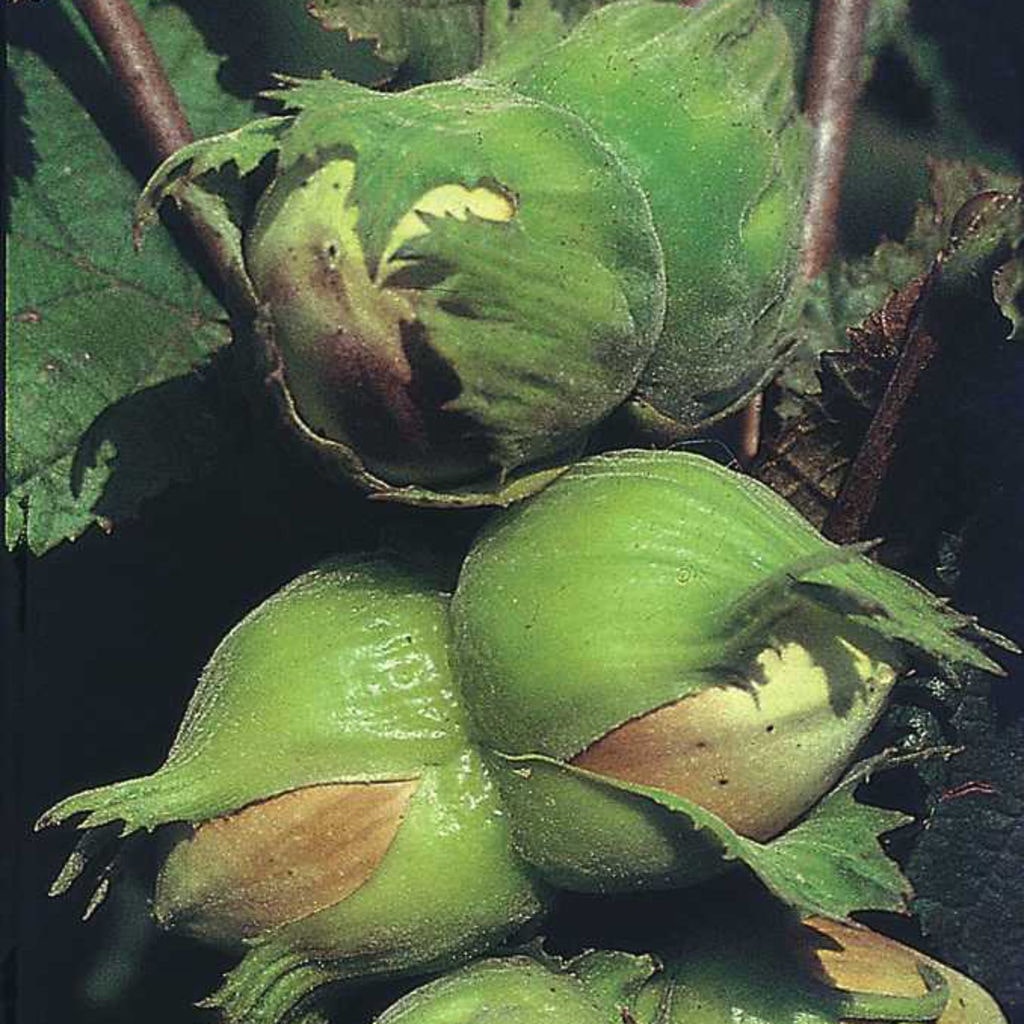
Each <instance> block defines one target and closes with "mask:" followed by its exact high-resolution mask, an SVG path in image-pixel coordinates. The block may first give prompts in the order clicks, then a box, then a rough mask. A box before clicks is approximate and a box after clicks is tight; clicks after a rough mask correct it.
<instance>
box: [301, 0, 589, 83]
mask: <svg viewBox="0 0 1024 1024" xmlns="http://www.w3.org/2000/svg"><path fill="white" fill-rule="evenodd" d="M598 6H600V0H523V2H522V3H511V2H510V0H313V2H312V3H311V5H310V12H311V13H312V14H313V16H314V17H316V18H318V19H319V20H320V21H321V23H322V24H323V26H324V27H325V28H328V29H334V30H340V31H343V32H345V33H346V35H347V36H348V38H349V39H350V40H352V41H355V40H369V41H370V42H371V44H372V46H373V49H374V53H375V55H376V56H377V58H378V59H380V60H381V61H383V62H384V63H385V64H389V65H391V66H392V67H395V68H398V76H399V77H400V78H401V80H402V81H403V82H404V83H417V82H428V81H437V80H439V79H444V78H454V77H456V76H458V75H462V74H465V73H466V72H469V71H472V70H473V69H475V68H477V67H479V66H480V65H481V64H482V63H484V62H485V61H486V62H490V61H493V60H498V59H500V60H502V61H503V62H505V61H518V60H521V59H522V60H525V59H528V57H529V55H530V54H536V52H537V51H538V50H539V49H541V48H543V47H544V46H547V45H550V44H551V43H554V42H557V41H558V39H560V38H561V37H562V36H563V35H565V34H566V32H568V31H569V29H570V28H572V26H573V25H574V24H575V23H576V22H577V21H578V20H579V19H580V18H581V17H583V15H584V14H586V13H587V11H589V10H592V9H593V8H595V7H598Z"/></svg>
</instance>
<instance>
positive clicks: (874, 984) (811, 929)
mask: <svg viewBox="0 0 1024 1024" xmlns="http://www.w3.org/2000/svg"><path fill="white" fill-rule="evenodd" d="M800 937H801V940H802V942H803V943H805V944H806V948H807V953H808V955H809V957H810V959H811V962H812V966H813V968H814V969H815V971H816V973H820V975H821V977H822V980H824V981H826V982H827V983H828V984H829V985H831V986H832V987H834V988H836V989H840V990H842V991H844V992H868V993H877V994H880V995H892V996H906V997H910V998H919V997H921V996H923V995H924V994H925V992H926V990H927V986H926V984H925V981H924V979H923V978H922V977H921V972H920V968H921V967H930V968H932V969H934V970H936V971H938V972H939V973H940V974H941V975H942V977H943V978H944V979H945V981H946V983H947V984H948V986H949V999H948V1002H947V1003H946V1006H945V1009H943V1011H942V1013H941V1014H940V1015H939V1016H938V1017H937V1018H936V1019H935V1024H1006V1019H1005V1017H1004V1016H1003V1014H1002V1013H1001V1012H1000V1010H999V1007H998V1006H997V1005H996V1003H995V1000H993V999H992V997H991V996H990V995H989V994H988V993H987V992H986V991H985V990H984V989H983V988H982V987H981V986H980V985H978V984H977V983H976V982H974V981H971V980H970V979H969V978H966V977H964V976H963V975H962V974H959V973H958V972H957V971H954V970H953V969H952V968H951V967H947V966H946V965H945V964H943V963H940V962H939V961H937V960H933V959H932V958H931V957H928V956H925V955H924V954H923V953H919V952H918V951H917V950H915V949H911V948H910V947H909V946H904V945H903V943H901V942H897V941H896V940H895V939H890V938H888V936H885V935H879V934H878V933H877V932H874V931H872V930H871V929H870V928H866V927H864V926H863V925H858V924H854V923H853V922H840V921H832V920H829V919H828V918H824V917H812V918H808V919H807V920H806V921H804V922H803V924H802V926H801V927H800ZM839 1024H866V1022H865V1021H863V1020H862V1019H854V1018H847V1017H843V1018H841V1020H840V1021H839Z"/></svg>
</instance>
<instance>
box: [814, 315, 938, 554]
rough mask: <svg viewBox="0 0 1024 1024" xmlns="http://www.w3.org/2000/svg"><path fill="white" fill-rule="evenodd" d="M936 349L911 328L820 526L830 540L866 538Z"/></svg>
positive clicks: (921, 330) (923, 331) (926, 334)
mask: <svg viewBox="0 0 1024 1024" xmlns="http://www.w3.org/2000/svg"><path fill="white" fill-rule="evenodd" d="M938 348H939V346H938V343H937V342H936V340H935V338H934V336H933V335H932V334H931V332H930V331H928V330H926V329H924V327H923V326H922V325H918V326H917V327H915V328H912V329H911V331H910V334H909V335H908V337H907V342H906V345H905V347H904V349H903V351H902V353H901V354H900V358H899V362H898V363H897V364H896V369H895V370H894V371H893V375H892V377H891V378H890V379H889V383H888V385H887V386H886V389H885V393H884V394H883V395H882V401H881V402H880V403H879V405H878V409H877V410H876V411H875V415H874V417H873V419H872V420H871V424H870V426H869V427H868V430H867V433H866V434H865V435H864V440H863V442H862V443H861V446H860V448H859V450H858V451H857V455H856V457H855V458H854V460H853V462H852V464H851V465H850V468H849V470H848V471H847V474H846V479H845V480H844V481H843V487H842V490H841V491H840V492H839V496H838V497H837V498H836V501H835V504H834V505H833V506H832V509H831V511H830V512H829V514H828V518H827V519H826V520H825V524H824V526H823V527H822V532H823V533H824V534H825V536H826V537H828V538H829V539H830V540H834V541H836V542H837V543H839V544H851V543H853V542H854V541H856V540H862V539H864V536H865V532H866V530H867V526H868V522H869V520H870V518H871V515H872V513H873V512H874V510H875V505H876V504H877V502H878V496H879V493H880V491H881V489H882V484H883V483H884V481H885V478H886V475H887V474H888V472H889V467H890V464H891V463H892V459H893V456H894V454H895V452H896V445H897V440H898V439H897V431H898V430H899V428H900V425H901V423H902V422H903V417H904V414H905V412H906V409H907V406H908V404H909V402H910V400H911V398H912V397H913V395H914V393H915V391H916V390H917V387H918V384H919V382H920V380H921V377H922V376H923V374H924V372H925V370H927V369H928V367H929V366H930V365H931V362H932V360H933V359H934V358H935V355H936V353H937V352H938Z"/></svg>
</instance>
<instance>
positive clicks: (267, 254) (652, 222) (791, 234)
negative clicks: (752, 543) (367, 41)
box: [143, 0, 807, 505]
mask: <svg viewBox="0 0 1024 1024" xmlns="http://www.w3.org/2000/svg"><path fill="white" fill-rule="evenodd" d="M271 95H272V96H273V97H274V98H275V99H277V100H279V101H280V102H281V103H282V104H283V105H284V106H285V107H286V108H288V109H290V110H291V111H294V113H293V114H291V115H290V116H282V117H276V118H267V119H264V120H261V121H257V122H253V123H251V124H250V125H248V126H246V127H244V128H242V129H240V130H238V131H235V132H232V133H229V134H228V135H224V136H219V137H215V138H212V139H207V140H203V141H201V142H198V143H195V144H194V145H192V146H188V147H185V148H184V149H183V150H181V151H180V152H179V153H178V154H176V155H175V156H173V157H172V158H171V159H170V160H169V161H168V162H167V163H166V164H165V165H164V166H163V167H162V168H161V169H160V170H159V171H158V172H157V174H156V176H155V177H154V180H153V181H152V182H151V183H150V186H149V187H148V189H147V192H146V195H145V199H144V203H143V209H144V211H145V215H148V214H149V213H151V212H152V211H153V210H154V209H155V207H156V205H158V203H159V202H160V201H161V200H162V199H163V198H165V197H168V196H171V197H175V198H178V199H182V198H183V197H185V198H186V199H187V196H186V192H187V191H188V190H191V195H192V196H193V197H194V196H195V194H196V190H199V191H204V190H205V191H206V192H207V193H208V194H210V195H212V196H213V197H214V199H215V202H214V203H213V204H212V206H211V205H210V204H209V203H207V205H206V206H205V207H203V208H205V209H214V210H216V211H217V216H215V217H213V218H211V230H214V231H223V233H224V244H225V246H226V247H228V248H232V247H233V248H234V249H235V250H236V256H237V264H238V266H239V267H240V268H242V273H243V276H244V277H245V285H244V288H245V289H247V290H248V292H249V295H250V299H251V305H252V309H253V312H254V317H255V322H256V333H257V335H258V337H259V339H260V342H261V345H262V347H263V349H264V351H265V355H266V363H267V374H266V377H267V379H268V380H269V381H270V383H271V386H272V388H273V390H274V392H275V395H276V397H277V399H278V401H279V405H280V408H281V410H282V414H283V416H284V418H285V420H286V421H287V422H288V423H289V424H290V426H291V427H292V428H293V429H294V431H295V432H296V434H297V435H298V436H299V437H301V438H302V439H304V440H305V441H306V442H308V445H309V447H310V449H311V450H312V451H314V452H315V453H316V454H317V456H318V457H319V459H320V461H321V462H323V463H324V464H325V465H329V466H331V467H333V468H335V469H338V470H341V471H342V472H343V473H345V474H347V475H348V476H350V477H351V478H353V479H354V480H356V481H357V482H359V483H360V484H362V485H363V486H364V487H366V488H368V489H370V490H372V491H375V492H377V493H379V494H382V495H384V496H388V497H392V498H395V499H397V500H404V501H408V502H413V503H435V504H448V505H450V504H499V505H500V504H507V503H509V502H510V501H512V500H514V499H516V498H518V497H521V496H522V495H524V494H526V493H529V492H532V491H535V490H537V489H538V488H540V487H542V486H543V485H544V484H545V483H546V482H547V481H548V480H549V479H551V477H552V476H553V475H554V474H556V473H557V472H559V471H560V470H561V469H564V468H565V466H566V465H568V464H569V463H570V462H571V461H572V460H573V458H575V457H577V456H578V454H579V452H580V450H581V448H582V446H583V445H584V444H585V443H586V441H587V438H588V436H589V435H590V434H591V432H592V431H593V430H594V428H595V427H596V426H598V425H599V424H600V423H602V421H604V420H605V419H606V418H607V417H608V416H609V415H610V414H611V413H613V412H614V411H616V410H621V412H620V415H621V416H622V418H623V419H624V420H626V421H629V420H635V421H638V422H639V424H641V425H644V426H645V427H655V428H657V429H658V430H659V431H661V432H663V433H664V432H666V431H668V432H676V433H678V432H683V433H686V432H692V431H694V430H697V429H699V428H701V427H703V426H705V425H706V424H708V423H710V422H711V421H713V420H715V419H717V418H719V417H721V416H723V415H726V414H727V413H729V412H731V411H732V410H733V409H735V408H736V407H737V406H739V405H740V404H742V403H743V402H744V401H745V400H746V399H747V398H748V397H749V396H750V394H751V393H752V392H753V391H754V390H755V389H756V388H757V387H758V386H760V385H761V384H763V383H764V382H765V381H766V380H767V379H768V378H769V377H770V376H771V375H772V374H773V373H774V371H775V370H776V369H777V368H778V365H779V363H780V361H781V360H782V358H783V357H784V355H785V354H786V351H787V349H788V347H789V345H790V339H789V338H788V336H787V334H786V332H785V331H784V330H781V329H780V328H781V325H782V324H783V323H784V322H785V320H786V317H787V315H788V313H789V312H790V311H791V309H792V307H793V291H794V290H793V288H792V285H793V280H794V277H795V267H796V256H797V244H796V243H797V235H798V232H799V226H800V221H801V215H802V208H803V195H804V188H803V180H804V164H805V151H806V149H807V132H806V130H805V125H804V124H803V122H802V120H801V119H800V117H799V115H798V113H797V110H796V103H795V94H794V87H793V81H792V59H791V54H790V50H789V41H788V37H787V35H786V32H785V30H784V28H783V27H782V24H781V22H779V21H778V19H776V18H775V17H774V16H773V15H771V14H770V13H769V12H768V11H767V10H766V9H765V7H764V6H763V4H762V3H761V2H760V0H719V2H716V3H710V4H704V5H702V6H699V7H687V6H684V5H679V4H673V3H662V2H657V0H621V2H617V3H614V4H611V5H609V6H607V7H602V8H600V9H599V10H597V11H595V12H593V13H592V14H590V15H588V16H587V17H586V18H584V19H583V20H582V21H581V22H580V23H579V24H578V25H577V26H576V28H575V29H574V30H573V31H572V32H571V33H570V34H569V35H568V36H567V37H566V38H565V39H564V40H563V41H562V42H561V43H559V44H557V45H551V46H548V47H546V48H541V49H540V51H539V52H532V53H530V55H529V56H528V57H527V56H525V55H524V54H523V53H522V51H521V50H517V51H515V53H513V54H506V55H505V56H504V57H503V58H502V57H500V56H499V57H496V58H495V59H494V60H493V61H491V62H489V63H486V64H485V65H484V66H483V67H482V68H481V69H480V70H478V71H477V72H475V73H473V74H472V75H469V76H467V77H464V78H461V79H457V80H453V81H447V82H439V83H431V84H428V85H424V86H421V87H418V88H415V89H411V90H409V91H406V92H398V93H380V92H374V91H371V90H368V89H365V88H362V87H359V86H356V85H352V84H349V83H345V82H340V81H336V80H332V79H321V80H318V81H309V82H298V81H293V82H291V83H290V87H289V88H286V89H282V90H279V91H277V92H275V93H272V94H271ZM268 162H269V163H270V166H272V169H273V171H272V174H271V175H270V179H269V184H266V186H265V188H263V191H262V193H261V194H260V196H259V199H258V201H257V202H256V203H255V207H254V209H252V211H251V213H250V214H249V215H248V216H240V217H238V218H236V219H237V221H238V222H237V223H236V224H232V225H230V226H229V227H228V228H225V227H224V224H225V222H226V221H228V219H229V218H228V216H227V214H228V212H229V211H230V210H233V209H234V204H227V205H225V204H224V203H223V201H222V200H223V196H222V192H223V190H225V189H226V188H227V187H228V186H230V185H231V184H232V182H233V181H234V178H233V175H234V176H237V175H238V174H241V175H243V176H247V175H248V176H255V177H256V178H258V179H259V180H260V181H261V182H264V183H265V180H266V178H265V176H266V168H267V166H268ZM226 170H227V171H231V172H232V173H228V174H225V173H223V172H224V171H226ZM261 175H262V176H263V177H260V176H261ZM218 190H220V191H218Z"/></svg>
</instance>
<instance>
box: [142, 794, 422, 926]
mask: <svg viewBox="0 0 1024 1024" xmlns="http://www.w3.org/2000/svg"><path fill="white" fill-rule="evenodd" d="M418 784H419V781H418V780H417V779H410V780H400V781H397V782H342V783H331V784H325V785H319V786H306V787H303V788H302V789H296V790H292V791H291V792H288V793H281V794H279V795H278V796H273V797H270V798H268V799H267V800H262V801H260V802H258V803H254V804H250V805H249V806H247V807H243V808H242V809H241V810H239V811H236V812H234V813H233V814H229V815H226V816H225V817H222V818H215V819H213V820H211V821H207V822H203V823H202V824H200V825H199V826H198V827H197V828H196V829H195V830H194V832H193V833H192V835H191V836H190V837H188V838H187V839H184V840H183V841H182V842H180V843H179V844H178V845H177V846H175V847H174V849H173V850H172V851H171V853H170V855H169V856H168V858H167V860H166V862H165V863H164V866H163V868H162V869H161V872H160V877H159V878H158V880H157V888H156V900H155V913H156V917H157V920H158V921H159V922H160V923H161V924H162V925H163V926H164V927H168V928H180V929H183V930H186V931H191V932H194V933H196V934H199V935H202V936H204V937H206V938H217V939H228V940H235V941H237V940H238V939H241V938H250V937H253V936H256V935H260V934H263V933H265V932H268V931H271V930H273V929H275V928H278V927H280V926H282V925H284V924H288V923H290V922H292V921H297V920H300V919H302V918H304V917H308V916H309V915H310V914H313V913H316V912H317V911H318V910H323V909H325V908H326V907H330V906H334V905H335V904H336V903H339V902H340V901H341V900H343V899H345V898H346V897H348V896H350V895H351V894H352V893H353V892H355V891H356V890H357V889H358V888H359V887H360V886H361V885H363V884H364V883H365V882H366V881H367V880H368V879H369V878H370V877H371V876H372V875H373V873H374V872H375V871H376V870H377V867H378V865H379V864H380V862H381V860H383V858H384V855H385V854H386V853H387V851H388V848H389V847H390V846H391V843H392V841H393V840H394V838H395V834H396V833H397V831H398V828H399V826H400V825H401V823H402V819H403V818H404V816H405V812H406V809H407V807H408V804H409V801H410V799H411V798H412V795H413V793H414V792H415V791H416V787H417V786H418Z"/></svg>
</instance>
